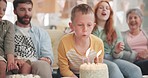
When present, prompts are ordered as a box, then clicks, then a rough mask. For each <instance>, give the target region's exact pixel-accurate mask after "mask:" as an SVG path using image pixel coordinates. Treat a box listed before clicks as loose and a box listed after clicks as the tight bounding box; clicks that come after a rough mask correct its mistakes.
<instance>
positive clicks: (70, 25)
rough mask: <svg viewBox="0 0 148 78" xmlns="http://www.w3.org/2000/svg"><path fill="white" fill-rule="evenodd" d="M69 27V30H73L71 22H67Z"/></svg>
mask: <svg viewBox="0 0 148 78" xmlns="http://www.w3.org/2000/svg"><path fill="white" fill-rule="evenodd" d="M69 27H70V29H71V30H73V25H72V22H69Z"/></svg>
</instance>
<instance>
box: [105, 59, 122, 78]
mask: <svg viewBox="0 0 148 78" xmlns="http://www.w3.org/2000/svg"><path fill="white" fill-rule="evenodd" d="M104 63H105V64H107V66H108V72H109V78H124V76H123V74H122V73H121V71H120V69H119V67H118V66H117V64H116V63H114V62H112V61H110V60H106V59H104Z"/></svg>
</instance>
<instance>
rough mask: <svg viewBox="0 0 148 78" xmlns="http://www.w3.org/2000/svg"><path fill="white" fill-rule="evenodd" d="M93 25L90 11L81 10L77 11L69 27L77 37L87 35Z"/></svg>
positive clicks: (92, 16)
mask: <svg viewBox="0 0 148 78" xmlns="http://www.w3.org/2000/svg"><path fill="white" fill-rule="evenodd" d="M94 26H95V23H94V15H93V14H91V13H89V14H82V13H81V12H77V13H76V14H75V17H74V19H73V21H72V23H70V28H71V29H72V31H74V32H75V35H76V36H77V37H79V38H86V37H89V36H90V34H91V32H92V30H93V28H94Z"/></svg>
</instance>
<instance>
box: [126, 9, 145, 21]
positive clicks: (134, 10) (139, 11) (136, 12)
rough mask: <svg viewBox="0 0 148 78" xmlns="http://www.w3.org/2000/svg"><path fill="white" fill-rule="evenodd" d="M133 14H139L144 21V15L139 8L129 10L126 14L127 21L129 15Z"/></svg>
mask: <svg viewBox="0 0 148 78" xmlns="http://www.w3.org/2000/svg"><path fill="white" fill-rule="evenodd" d="M132 12H134V13H135V14H137V15H138V16H139V17H140V19H141V20H142V19H143V14H142V12H141V10H140V9H138V8H133V9H129V10H128V11H127V13H126V19H127V18H128V15H129V14H130V13H132Z"/></svg>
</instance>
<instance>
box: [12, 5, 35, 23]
mask: <svg viewBox="0 0 148 78" xmlns="http://www.w3.org/2000/svg"><path fill="white" fill-rule="evenodd" d="M14 13H15V14H16V15H17V20H18V22H19V23H21V24H24V25H28V24H30V21H31V18H32V4H28V3H19V4H18V6H17V7H16V10H14Z"/></svg>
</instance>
